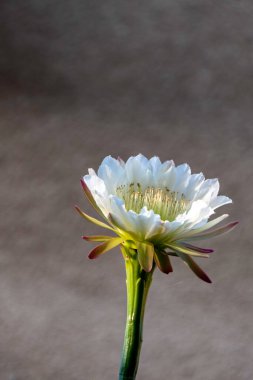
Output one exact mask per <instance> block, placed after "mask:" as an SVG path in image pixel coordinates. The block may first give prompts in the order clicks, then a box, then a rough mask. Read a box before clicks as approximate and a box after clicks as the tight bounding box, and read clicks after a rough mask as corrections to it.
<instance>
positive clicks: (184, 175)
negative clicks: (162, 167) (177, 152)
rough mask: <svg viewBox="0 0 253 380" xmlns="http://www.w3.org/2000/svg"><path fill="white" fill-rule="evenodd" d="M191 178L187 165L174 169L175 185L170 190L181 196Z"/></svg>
mask: <svg viewBox="0 0 253 380" xmlns="http://www.w3.org/2000/svg"><path fill="white" fill-rule="evenodd" d="M190 176H191V169H190V167H189V165H187V164H182V165H179V166H177V167H176V183H175V185H174V188H173V189H172V190H174V191H177V192H179V193H181V194H183V193H184V191H185V189H186V187H187V185H188V183H189V180H190Z"/></svg>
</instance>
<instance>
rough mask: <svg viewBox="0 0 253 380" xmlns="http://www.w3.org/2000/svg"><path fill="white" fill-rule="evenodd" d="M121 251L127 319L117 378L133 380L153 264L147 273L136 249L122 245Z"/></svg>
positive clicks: (138, 355) (136, 367)
mask: <svg viewBox="0 0 253 380" xmlns="http://www.w3.org/2000/svg"><path fill="white" fill-rule="evenodd" d="M122 252H123V255H124V258H125V264H126V286H127V320H126V329H125V339H124V345H123V350H122V356H121V365H120V371H119V380H134V379H135V377H136V373H137V369H138V364H139V357H140V351H141V344H142V327H143V318H144V311H145V304H146V299H147V295H148V290H149V287H150V285H151V281H152V274H153V271H154V266H153V269H152V271H151V272H149V273H147V272H145V271H144V270H143V269H142V268H141V266H140V264H139V261H138V258H137V252H136V251H134V250H132V249H129V250H128V249H126V248H125V247H123V248H122Z"/></svg>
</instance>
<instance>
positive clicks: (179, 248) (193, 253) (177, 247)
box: [168, 244, 209, 258]
mask: <svg viewBox="0 0 253 380" xmlns="http://www.w3.org/2000/svg"><path fill="white" fill-rule="evenodd" d="M168 247H169V248H170V249H172V250H173V251H176V252H182V253H185V254H186V255H190V256H196V257H205V258H207V257H209V255H208V254H207V253H200V252H199V251H198V252H197V251H195V250H193V249H190V248H188V247H186V246H185V245H181V244H170V245H168Z"/></svg>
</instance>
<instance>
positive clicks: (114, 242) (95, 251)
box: [88, 237, 123, 260]
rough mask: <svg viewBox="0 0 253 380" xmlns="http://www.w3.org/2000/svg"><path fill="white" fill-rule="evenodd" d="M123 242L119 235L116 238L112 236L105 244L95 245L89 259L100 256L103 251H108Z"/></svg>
mask: <svg viewBox="0 0 253 380" xmlns="http://www.w3.org/2000/svg"><path fill="white" fill-rule="evenodd" d="M122 242H123V239H122V238H119V237H116V238H112V239H110V240H108V241H106V242H104V243H103V244H100V245H98V246H97V247H95V248H94V249H93V250H92V251H91V252H90V253H89V256H88V257H89V259H91V260H92V259H96V258H97V257H99V256H100V255H102V254H103V253H105V252H108V251H110V250H111V249H113V248H115V247H117V246H118V245H119V244H121V243H122Z"/></svg>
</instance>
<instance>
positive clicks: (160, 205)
mask: <svg viewBox="0 0 253 380" xmlns="http://www.w3.org/2000/svg"><path fill="white" fill-rule="evenodd" d="M116 194H117V196H118V197H119V198H121V199H123V201H124V203H125V207H126V209H127V211H129V210H133V211H135V212H136V213H139V212H140V211H141V209H142V208H143V207H144V206H146V207H147V209H148V210H153V211H154V213H155V214H159V215H160V217H161V219H162V220H169V221H170V222H171V221H173V220H175V219H176V217H177V216H178V215H179V214H182V213H184V212H185V211H187V209H189V206H190V201H188V200H187V199H186V198H185V197H184V195H183V194H179V193H176V192H174V191H171V190H169V189H168V188H162V189H161V188H155V187H147V188H146V189H145V190H143V191H142V189H141V185H140V184H139V183H138V184H137V185H136V184H134V183H131V184H130V185H129V186H125V185H122V186H119V187H118V188H117V190H116Z"/></svg>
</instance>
